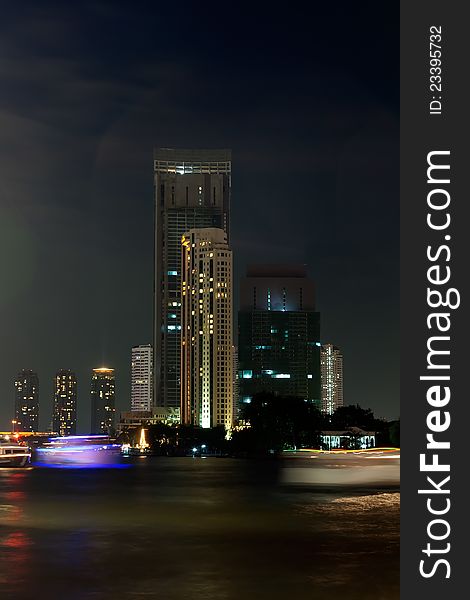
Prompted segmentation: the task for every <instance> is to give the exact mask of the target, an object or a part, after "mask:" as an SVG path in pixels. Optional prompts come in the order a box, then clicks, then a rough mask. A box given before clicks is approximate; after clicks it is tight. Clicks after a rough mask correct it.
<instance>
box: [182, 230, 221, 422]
mask: <svg viewBox="0 0 470 600" xmlns="http://www.w3.org/2000/svg"><path fill="white" fill-rule="evenodd" d="M181 271H182V273H183V280H182V289H181V303H182V313H181V326H182V329H181V421H182V423H185V424H193V425H198V426H200V427H215V426H218V425H223V426H224V427H225V428H226V429H230V428H231V427H232V425H233V325H232V323H233V315H232V311H233V309H232V302H233V300H232V251H231V250H230V248H229V246H228V243H227V234H226V233H225V232H224V231H223V230H222V229H216V228H208V229H191V230H190V231H189V232H187V233H185V234H184V235H183V237H182V261H181Z"/></svg>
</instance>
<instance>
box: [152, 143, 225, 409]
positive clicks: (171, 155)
mask: <svg viewBox="0 0 470 600" xmlns="http://www.w3.org/2000/svg"><path fill="white" fill-rule="evenodd" d="M154 184H155V287H154V344H153V347H154V398H153V400H154V404H155V405H156V406H161V407H167V408H169V407H173V408H177V407H179V405H180V385H181V379H180V352H181V297H180V296H181V265H180V261H181V236H182V235H183V234H184V233H185V232H187V231H189V230H190V229H196V228H202V227H217V228H220V229H223V230H224V231H225V232H226V234H227V241H229V235H230V231H229V224H230V187H231V152H230V150H175V149H171V148H160V149H157V150H155V151H154Z"/></svg>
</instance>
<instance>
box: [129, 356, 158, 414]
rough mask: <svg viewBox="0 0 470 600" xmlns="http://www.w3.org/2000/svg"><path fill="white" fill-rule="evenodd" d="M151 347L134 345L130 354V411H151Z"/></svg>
mask: <svg viewBox="0 0 470 600" xmlns="http://www.w3.org/2000/svg"><path fill="white" fill-rule="evenodd" d="M152 379H153V348H152V346H151V345H150V344H146V345H141V346H134V347H133V348H132V355H131V411H132V412H135V411H151V410H152V392H153V384H152Z"/></svg>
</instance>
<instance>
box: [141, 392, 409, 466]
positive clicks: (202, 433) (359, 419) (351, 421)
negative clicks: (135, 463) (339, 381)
mask: <svg viewBox="0 0 470 600" xmlns="http://www.w3.org/2000/svg"><path fill="white" fill-rule="evenodd" d="M241 418H242V420H243V421H244V422H249V424H250V427H248V428H244V429H239V430H235V431H233V433H232V437H231V439H230V440H227V439H226V437H225V430H224V428H223V427H215V428H212V429H202V428H199V427H193V426H183V425H181V426H178V427H174V426H173V427H171V426H168V425H163V424H156V425H151V426H149V428H148V429H149V431H148V441H149V443H150V445H151V447H152V449H153V450H154V452H156V453H158V454H164V455H186V454H191V453H199V452H201V449H202V450H203V451H204V452H207V453H214V454H224V455H233V456H252V455H253V456H254V455H266V454H277V453H279V452H281V451H282V450H284V449H286V448H319V447H320V433H321V432H322V431H328V430H335V431H346V430H347V429H348V428H350V427H358V428H360V429H363V430H365V431H373V432H375V434H376V445H377V446H397V447H398V446H399V445H400V422H399V421H392V422H387V421H384V420H382V419H376V418H375V416H374V414H373V412H372V411H371V410H370V409H364V408H361V407H360V406H359V405H350V406H343V407H340V408H338V409H337V410H336V411H335V413H334V414H332V415H325V414H324V413H322V412H321V411H320V410H318V408H317V407H316V406H315V405H314V404H313V403H311V402H305V401H304V400H302V399H299V398H291V397H282V396H275V395H273V394H267V393H261V394H257V395H256V396H254V397H253V399H252V401H251V403H250V404H246V405H245V406H244V407H243V413H242V415H241Z"/></svg>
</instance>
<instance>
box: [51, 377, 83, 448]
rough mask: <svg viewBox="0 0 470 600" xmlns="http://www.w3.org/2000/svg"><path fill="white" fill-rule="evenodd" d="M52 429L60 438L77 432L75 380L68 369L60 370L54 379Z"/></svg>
mask: <svg viewBox="0 0 470 600" xmlns="http://www.w3.org/2000/svg"><path fill="white" fill-rule="evenodd" d="M52 429H53V431H54V432H55V433H59V434H60V435H62V436H64V435H75V434H76V432H77V378H76V376H75V373H73V372H72V371H71V370H70V369H61V370H60V371H57V373H56V375H55V377H54V407H53V411H52Z"/></svg>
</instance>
